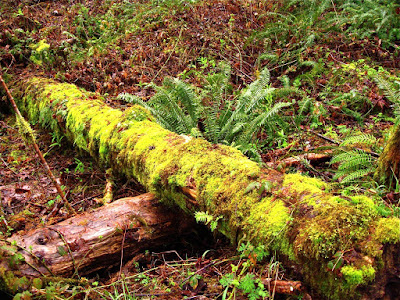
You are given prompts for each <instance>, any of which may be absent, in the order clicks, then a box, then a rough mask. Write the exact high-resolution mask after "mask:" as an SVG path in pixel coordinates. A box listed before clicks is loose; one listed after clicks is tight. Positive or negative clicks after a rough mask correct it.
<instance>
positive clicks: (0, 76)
mask: <svg viewBox="0 0 400 300" xmlns="http://www.w3.org/2000/svg"><path fill="white" fill-rule="evenodd" d="M0 83H1V85H2V86H3V88H4V90H5V92H6V94H7V96H8V98H9V99H10V102H11V105H12V107H13V109H14V112H15V114H16V116H17V119H19V122H20V124H21V126H24V127H26V128H24V129H23V130H24V134H25V135H26V138H27V140H28V141H30V143H31V144H32V146H33V148H34V149H35V151H36V154H37V155H38V156H39V159H40V160H41V162H42V164H43V166H44V167H45V169H46V172H47V175H48V176H49V178H50V179H51V181H52V182H53V184H54V186H55V187H56V189H57V192H58V194H59V195H60V197H61V199H62V201H63V202H64V205H65V208H66V209H67V211H68V212H69V213H71V214H75V210H74V209H73V208H72V206H71V205H70V204H69V202H68V200H67V198H66V197H65V194H64V191H63V190H62V188H61V186H60V184H59V183H58V182H57V179H56V177H55V176H54V174H53V172H52V171H51V169H50V167H49V165H48V164H47V162H46V160H45V159H44V157H43V154H42V152H41V151H40V149H39V146H38V144H37V143H36V138H35V134H34V132H33V130H32V128H31V127H30V125H29V124H28V122H26V121H25V119H24V117H23V116H22V114H21V112H20V111H19V109H18V107H17V104H16V103H15V101H14V97H13V96H12V95H11V93H10V90H9V89H8V87H7V85H6V83H5V82H4V80H3V74H2V73H1V71H0Z"/></svg>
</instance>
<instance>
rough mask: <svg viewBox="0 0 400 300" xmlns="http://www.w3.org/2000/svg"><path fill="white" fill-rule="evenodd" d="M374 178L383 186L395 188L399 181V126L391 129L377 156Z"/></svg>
mask: <svg viewBox="0 0 400 300" xmlns="http://www.w3.org/2000/svg"><path fill="white" fill-rule="evenodd" d="M375 178H376V180H378V181H379V182H381V183H383V184H387V185H389V186H396V185H398V184H399V180H400V125H395V126H393V127H392V129H391V134H390V138H389V140H388V142H387V144H386V146H385V149H383V152H382V154H381V155H380V156H379V161H378V169H377V171H376V173H375Z"/></svg>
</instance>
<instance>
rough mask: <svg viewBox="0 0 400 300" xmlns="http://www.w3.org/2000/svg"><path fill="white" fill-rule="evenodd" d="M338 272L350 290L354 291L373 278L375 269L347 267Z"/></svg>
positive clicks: (369, 267)
mask: <svg viewBox="0 0 400 300" xmlns="http://www.w3.org/2000/svg"><path fill="white" fill-rule="evenodd" d="M340 272H341V273H342V275H343V278H344V279H345V281H346V283H347V285H348V286H349V288H350V289H354V288H355V287H357V286H358V285H361V284H366V283H368V282H370V281H372V280H373V279H374V278H375V269H374V268H373V267H371V266H362V267H361V268H360V269H358V268H355V267H353V266H351V265H347V266H344V267H343V268H342V269H341V270H340Z"/></svg>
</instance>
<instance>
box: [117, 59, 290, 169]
mask: <svg viewBox="0 0 400 300" xmlns="http://www.w3.org/2000/svg"><path fill="white" fill-rule="evenodd" d="M230 76H231V72H230V67H229V66H228V65H226V64H221V65H220V71H219V72H217V73H212V74H209V75H208V76H206V77H205V82H206V83H205V85H204V87H203V88H202V89H200V93H196V92H195V91H194V88H193V87H191V86H190V85H188V84H186V83H185V82H183V81H181V80H179V79H171V78H167V79H165V80H164V82H163V85H162V86H156V85H152V87H153V88H154V89H155V91H156V93H155V95H154V96H153V97H152V98H151V99H150V100H149V101H148V102H145V101H143V100H142V99H140V98H139V97H136V96H133V95H131V94H126V93H125V94H120V95H119V98H120V99H122V100H124V101H126V102H129V103H134V104H139V105H142V106H143V107H145V108H147V109H148V110H149V111H150V112H151V113H152V114H153V116H154V117H155V118H156V120H157V121H158V122H159V124H160V125H161V126H163V127H164V128H166V129H168V130H171V131H174V132H176V133H178V134H188V135H192V136H194V137H203V138H205V139H206V140H208V141H210V142H212V143H221V144H226V145H230V146H234V147H236V148H238V149H239V150H241V151H242V152H243V153H244V154H245V155H247V156H248V157H250V158H252V159H254V160H256V161H258V162H261V156H260V154H259V151H258V149H257V139H256V134H257V133H258V132H259V131H260V130H261V129H263V130H265V131H266V132H267V133H268V134H270V135H271V136H273V135H274V133H275V131H276V129H277V127H279V126H280V125H281V126H283V124H285V122H284V121H283V120H282V118H281V117H280V116H279V115H278V113H279V112H280V111H281V110H282V109H283V108H284V107H287V106H290V105H292V103H291V102H290V103H287V102H280V103H276V104H274V102H273V96H274V93H275V89H274V88H272V87H270V86H269V80H270V73H269V71H268V70H267V69H264V70H263V71H262V72H260V76H259V78H258V79H257V80H255V81H254V82H253V83H251V84H250V85H249V86H248V87H247V88H245V89H244V90H242V91H241V92H240V94H239V96H237V97H234V98H233V99H232V100H230V99H231V97H229V96H230V95H228V94H229V93H228V91H229V89H230V84H229V79H230Z"/></svg>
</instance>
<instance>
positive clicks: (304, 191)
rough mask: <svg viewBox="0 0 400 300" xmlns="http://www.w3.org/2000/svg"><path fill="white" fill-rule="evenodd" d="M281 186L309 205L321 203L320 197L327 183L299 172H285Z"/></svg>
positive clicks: (326, 188) (325, 189) (326, 189)
mask: <svg viewBox="0 0 400 300" xmlns="http://www.w3.org/2000/svg"><path fill="white" fill-rule="evenodd" d="M282 186H283V187H284V188H289V189H290V190H291V191H293V192H295V193H296V194H297V197H300V198H301V200H303V201H306V202H307V203H308V204H309V205H318V204H319V203H321V200H322V199H321V197H324V195H325V193H326V192H327V191H328V188H329V185H328V184H327V183H325V182H323V181H322V180H320V179H317V178H312V177H307V176H303V175H301V174H286V175H285V176H284V179H283V184H282Z"/></svg>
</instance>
